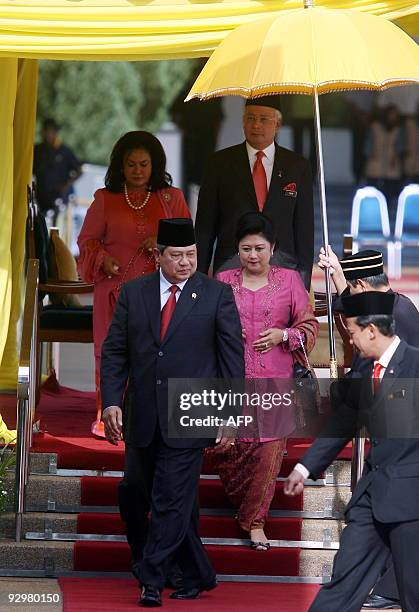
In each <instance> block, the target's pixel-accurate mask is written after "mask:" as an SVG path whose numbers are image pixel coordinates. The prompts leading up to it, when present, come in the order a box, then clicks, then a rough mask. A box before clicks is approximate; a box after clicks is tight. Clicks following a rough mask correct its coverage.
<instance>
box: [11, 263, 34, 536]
mask: <svg viewBox="0 0 419 612" xmlns="http://www.w3.org/2000/svg"><path fill="white" fill-rule="evenodd" d="M38 283H39V261H38V260H37V259H29V261H28V267H27V275H26V290H25V305H24V310H23V322H22V338H21V345H20V359H19V368H18V382H17V442H16V478H15V513H16V542H20V540H21V538H22V522H23V513H24V511H25V497H26V486H27V483H28V474H29V450H30V448H31V445H32V429H33V422H34V416H35V405H36V378H37V374H38V373H37V363H36V354H37V351H36V343H37V330H38Z"/></svg>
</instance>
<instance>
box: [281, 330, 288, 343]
mask: <svg viewBox="0 0 419 612" xmlns="http://www.w3.org/2000/svg"><path fill="white" fill-rule="evenodd" d="M282 342H288V330H287V329H284V330H283V332H282Z"/></svg>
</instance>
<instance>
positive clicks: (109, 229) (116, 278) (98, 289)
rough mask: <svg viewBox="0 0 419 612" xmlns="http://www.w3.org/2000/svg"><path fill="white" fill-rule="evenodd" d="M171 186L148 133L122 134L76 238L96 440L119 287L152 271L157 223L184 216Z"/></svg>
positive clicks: (160, 154)
mask: <svg viewBox="0 0 419 612" xmlns="http://www.w3.org/2000/svg"><path fill="white" fill-rule="evenodd" d="M171 182H172V179H171V176H170V175H169V174H168V173H167V172H166V155H165V153H164V150H163V147H162V145H161V143H160V141H159V140H158V139H157V138H156V137H155V136H153V135H152V134H150V133H149V132H144V131H135V132H128V133H127V134H125V135H124V136H122V137H121V138H120V139H119V140H118V142H117V143H116V144H115V146H114V148H113V150H112V153H111V158H110V164H109V168H108V171H107V173H106V178H105V188H103V189H98V190H97V191H96V193H95V195H94V200H93V202H92V204H91V205H90V207H89V209H88V211H87V214H86V218H85V221H84V223H83V227H82V229H81V232H80V235H79V238H78V245H79V250H80V258H79V262H78V269H79V273H80V276H81V278H82V279H83V280H84V281H86V282H89V283H93V284H94V297H93V338H94V349H95V366H96V392H97V399H98V414H97V420H96V421H95V422H94V423H93V425H92V432H93V433H95V434H96V435H100V436H103V424H102V423H101V421H100V413H101V403H100V391H99V390H100V385H99V372H100V353H101V350H102V343H103V341H104V339H105V337H106V334H107V332H108V328H109V325H110V322H111V320H112V315H113V311H114V307H115V303H116V300H117V298H118V295H119V292H120V289H121V286H122V284H123V283H125V282H127V281H129V280H131V279H133V278H136V277H137V276H142V275H144V274H149V273H151V272H153V271H154V270H155V269H156V268H155V260H154V255H153V247H155V246H156V235H157V227H158V222H159V220H160V219H164V218H169V217H190V213H189V209H188V206H187V204H186V201H185V198H184V195H183V193H182V191H181V190H180V189H177V188H176V187H172V186H171Z"/></svg>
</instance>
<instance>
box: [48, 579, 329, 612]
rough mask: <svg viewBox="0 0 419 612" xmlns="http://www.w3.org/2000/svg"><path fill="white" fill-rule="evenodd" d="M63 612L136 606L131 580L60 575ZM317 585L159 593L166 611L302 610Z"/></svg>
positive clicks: (239, 586)
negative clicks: (183, 596) (189, 597)
mask: <svg viewBox="0 0 419 612" xmlns="http://www.w3.org/2000/svg"><path fill="white" fill-rule="evenodd" d="M59 584H60V587H61V590H62V592H63V599H64V612H94V611H95V610H97V611H99V612H101V611H102V610H103V611H104V612H107V611H112V612H115V611H117V612H120V611H123V610H138V603H137V600H138V586H137V583H136V581H135V580H128V579H108V578H60V579H59ZM318 589H319V587H318V586H317V585H312V584H259V583H255V582H253V583H240V582H224V583H221V584H220V585H219V586H218V587H217V588H216V589H215V590H214V591H211V592H209V593H203V594H202V595H201V597H200V598H199V599H197V600H195V601H189V602H184V601H173V600H171V599H169V594H170V591H164V593H163V602H164V607H163V610H167V612H180V611H183V612H189V611H190V610H196V611H197V612H198V611H199V612H214V610H216V611H217V612H255V611H256V612H259V611H260V610H263V611H264V612H306V611H307V610H308V608H309V606H310V604H311V602H312V600H313V599H314V596H315V595H316V593H317V591H318Z"/></svg>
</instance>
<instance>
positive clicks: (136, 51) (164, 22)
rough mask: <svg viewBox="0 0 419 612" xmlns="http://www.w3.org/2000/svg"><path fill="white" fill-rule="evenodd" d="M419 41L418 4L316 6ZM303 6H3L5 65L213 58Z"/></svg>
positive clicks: (338, 1)
mask: <svg viewBox="0 0 419 612" xmlns="http://www.w3.org/2000/svg"><path fill="white" fill-rule="evenodd" d="M315 5H316V6H324V7H327V8H343V9H348V8H349V9H353V8H356V9H357V10H359V11H366V12H368V13H372V14H375V15H382V16H383V17H386V18H387V19H391V20H393V21H397V22H398V23H399V24H400V25H401V26H402V27H403V28H404V29H406V30H407V31H408V32H409V34H411V35H417V34H419V19H418V15H417V14H418V11H419V8H418V3H417V1H415V0H388V1H383V0H356V1H354V0H316V2H315ZM302 6H303V0H217V1H214V0H200V1H199V2H195V1H193V0H151V1H150V0H78V1H77V2H74V0H0V57H19V58H34V59H41V58H42V59H72V60H100V59H104V60H151V59H165V58H166V59H167V58H168V59H174V58H186V57H201V56H207V55H210V54H211V52H212V51H213V50H214V49H215V47H217V45H218V44H219V43H220V42H221V41H222V40H223V39H224V38H225V36H226V35H227V34H229V33H230V32H231V31H232V30H233V29H234V28H236V27H237V26H239V25H241V24H243V23H248V22H249V21H252V20H254V19H256V18H259V17H266V16H267V15H269V14H271V13H272V12H275V11H280V10H289V9H295V8H302Z"/></svg>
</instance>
